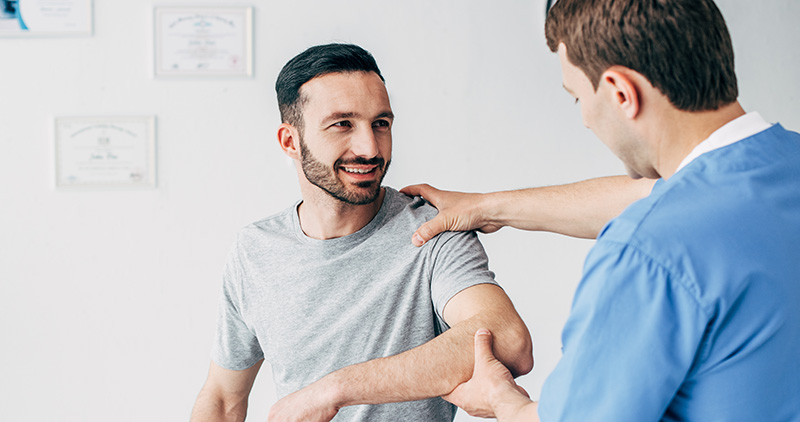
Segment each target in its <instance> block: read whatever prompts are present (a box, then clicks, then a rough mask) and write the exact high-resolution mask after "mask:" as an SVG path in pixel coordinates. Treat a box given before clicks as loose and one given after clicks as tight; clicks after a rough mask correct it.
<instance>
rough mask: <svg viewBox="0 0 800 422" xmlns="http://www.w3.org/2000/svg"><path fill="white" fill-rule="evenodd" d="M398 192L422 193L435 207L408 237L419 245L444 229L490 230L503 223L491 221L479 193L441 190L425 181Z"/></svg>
mask: <svg viewBox="0 0 800 422" xmlns="http://www.w3.org/2000/svg"><path fill="white" fill-rule="evenodd" d="M400 192H402V193H404V194H406V195H411V196H422V197H423V198H425V200H426V201H428V202H430V203H431V204H433V206H434V207H436V208H437V209H438V210H439V214H438V215H437V216H436V217H434V218H433V219H432V220H430V221H428V222H427V223H425V224H423V225H422V226H420V227H419V228H418V229H417V231H416V232H415V233H414V235H413V236H412V237H411V242H412V243H414V245H416V246H422V245H424V244H425V242H427V241H429V240H431V239H432V238H433V237H434V236H436V235H437V234H439V233H441V232H444V231H467V230H480V231H482V232H483V233H492V232H496V231H497V230H500V229H501V228H502V227H503V226H502V225H498V224H496V223H492V222H491V221H490V220H489V218H488V216H487V215H486V211H485V210H484V209H483V208H482V207H481V199H482V198H483V197H484V195H483V194H480V193H462V192H450V191H443V190H439V189H436V188H434V187H433V186H431V185H428V184H421V185H412V186H406V187H404V188H403V189H400Z"/></svg>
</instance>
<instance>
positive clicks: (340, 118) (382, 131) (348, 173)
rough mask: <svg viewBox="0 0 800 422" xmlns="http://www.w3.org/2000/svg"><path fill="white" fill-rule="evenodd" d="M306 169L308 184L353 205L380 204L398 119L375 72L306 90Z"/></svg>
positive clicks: (317, 81) (325, 78)
mask: <svg viewBox="0 0 800 422" xmlns="http://www.w3.org/2000/svg"><path fill="white" fill-rule="evenodd" d="M301 94H302V95H303V96H304V97H305V98H306V99H307V101H306V103H305V105H304V106H303V130H302V131H301V132H302V135H301V137H300V153H301V158H302V160H301V165H302V169H303V173H304V175H305V177H306V179H307V180H308V181H309V182H310V183H311V184H313V185H314V186H316V187H317V188H319V189H321V190H323V191H325V192H326V193H328V194H329V195H331V196H332V197H334V198H336V199H338V200H340V201H343V202H346V203H348V204H353V205H363V204H369V203H371V202H373V201H375V200H376V199H377V198H378V196H379V194H380V189H381V182H382V181H383V177H384V176H385V175H386V171H387V170H388V168H389V163H390V162H391V158H392V123H393V121H394V114H393V113H392V108H391V106H390V105H389V95H388V93H387V92H386V87H385V86H384V83H383V81H382V80H381V78H380V77H379V76H378V75H377V74H376V73H374V72H347V73H329V74H326V75H322V76H318V77H316V78H314V79H311V80H310V81H308V82H306V83H305V84H303V86H302V87H301Z"/></svg>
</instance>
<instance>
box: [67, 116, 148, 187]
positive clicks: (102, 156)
mask: <svg viewBox="0 0 800 422" xmlns="http://www.w3.org/2000/svg"><path fill="white" fill-rule="evenodd" d="M55 132H56V133H55V177H56V188H58V189H70V188H78V189H81V188H118V187H146V188H153V187H155V186H156V158H155V152H156V151H155V145H156V143H155V117H153V116H144V117H58V118H56V120H55Z"/></svg>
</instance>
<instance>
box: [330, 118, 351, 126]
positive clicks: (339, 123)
mask: <svg viewBox="0 0 800 422" xmlns="http://www.w3.org/2000/svg"><path fill="white" fill-rule="evenodd" d="M332 126H338V127H350V122H349V121H347V120H343V121H341V122H336V123H334V124H333V125H332Z"/></svg>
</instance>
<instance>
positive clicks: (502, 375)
mask: <svg viewBox="0 0 800 422" xmlns="http://www.w3.org/2000/svg"><path fill="white" fill-rule="evenodd" d="M442 398H443V399H445V400H447V401H449V402H450V403H453V404H455V405H456V406H458V407H460V408H462V409H464V411H466V412H467V413H469V414H470V415H471V416H477V417H481V418H497V420H498V421H499V422H515V421H526V422H529V421H533V422H538V421H539V416H538V414H537V403H536V402H534V401H531V400H530V398H529V397H528V393H527V392H526V391H525V389H524V388H522V387H520V386H519V385H517V383H516V382H514V377H513V376H512V375H511V372H510V371H509V370H508V369H507V368H506V367H505V366H504V365H503V364H502V362H500V361H499V360H497V359H496V358H495V357H494V354H493V353H492V333H491V332H490V331H489V330H487V329H485V328H481V329H479V330H478V331H477V332H475V368H474V370H473V372H472V378H471V379H470V380H469V381H467V382H465V383H463V384H460V385H459V386H458V387H456V388H455V390H453V392H451V393H450V394H448V395H446V396H443V397H442Z"/></svg>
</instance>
